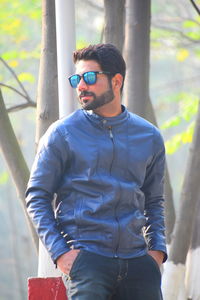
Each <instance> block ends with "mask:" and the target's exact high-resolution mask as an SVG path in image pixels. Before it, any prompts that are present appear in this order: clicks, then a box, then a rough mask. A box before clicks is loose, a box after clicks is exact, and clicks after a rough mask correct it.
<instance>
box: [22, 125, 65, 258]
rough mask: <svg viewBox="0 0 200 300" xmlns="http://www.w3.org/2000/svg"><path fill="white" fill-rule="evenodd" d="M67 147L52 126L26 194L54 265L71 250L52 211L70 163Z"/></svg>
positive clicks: (34, 219)
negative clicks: (55, 195) (56, 194)
mask: <svg viewBox="0 0 200 300" xmlns="http://www.w3.org/2000/svg"><path fill="white" fill-rule="evenodd" d="M63 144H64V141H63V138H62V136H60V134H59V133H58V131H57V130H56V129H54V128H52V127H50V129H49V130H48V131H47V133H46V134H45V136H44V137H43V138H42V139H41V143H40V147H39V150H38V153H37V155H36V158H35V161H34V164H33V167H32V170H31V175H30V179H29V182H28V187H27V191H26V201H27V210H28V213H29V215H30V217H31V219H32V221H33V223H34V225H35V228H36V230H37V233H38V235H39V237H40V239H41V240H42V242H43V244H44V245H45V246H46V248H47V250H48V252H49V253H50V255H51V257H52V259H53V261H54V262H55V261H56V259H57V258H58V257H59V256H60V255H62V254H63V253H65V252H68V251H69V250H70V249H69V248H68V247H67V244H66V241H65V239H64V238H63V236H62V235H61V233H60V230H59V228H58V226H57V222H56V219H55V216H54V211H53V208H52V201H53V198H54V194H55V193H56V190H57V188H58V186H59V182H60V181H61V178H62V174H63V172H64V169H65V166H66V162H67V160H68V151H67V145H66V143H65V144H64V145H63Z"/></svg>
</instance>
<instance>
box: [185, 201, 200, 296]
mask: <svg viewBox="0 0 200 300" xmlns="http://www.w3.org/2000/svg"><path fill="white" fill-rule="evenodd" d="M199 228H200V195H199V199H198V203H197V206H196V209H195V215H194V228H193V233H192V242H191V245H190V250H189V252H188V255H187V263H186V280H185V281H186V291H187V297H188V299H192V300H198V299H199V295H200V285H199V282H200V260H199V257H200V230H199Z"/></svg>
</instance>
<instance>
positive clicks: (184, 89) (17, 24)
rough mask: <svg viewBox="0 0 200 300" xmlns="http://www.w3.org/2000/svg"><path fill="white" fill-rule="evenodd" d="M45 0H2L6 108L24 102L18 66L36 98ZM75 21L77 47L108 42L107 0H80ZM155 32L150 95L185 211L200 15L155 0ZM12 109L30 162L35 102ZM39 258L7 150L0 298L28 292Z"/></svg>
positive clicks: (0, 188) (0, 163) (0, 166)
mask: <svg viewBox="0 0 200 300" xmlns="http://www.w3.org/2000/svg"><path fill="white" fill-rule="evenodd" d="M41 2H42V1H39V0H17V1H15V0H13V1H9V0H1V3H0V57H1V61H0V83H1V88H2V93H3V96H4V100H5V104H6V108H7V110H9V109H10V108H11V107H14V106H17V105H19V104H20V103H22V102H23V99H22V97H21V96H20V95H19V94H17V93H16V92H14V90H12V89H9V88H8V87H6V86H12V87H13V88H16V89H17V88H18V82H17V81H16V79H15V78H14V76H13V74H12V72H11V70H13V71H14V72H15V74H17V77H18V79H19V80H20V81H21V83H22V84H23V86H24V87H25V89H26V91H27V92H28V94H29V96H30V98H31V100H32V101H33V102H35V101H36V97H37V84H38V72H39V59H40V50H41V48H40V45H41ZM197 2H198V1H197ZM75 21H76V47H77V48H81V47H84V46H87V45H88V44H94V43H99V42H101V41H102V36H103V28H104V1H103V0H96V1H81V0H75ZM150 38H151V44H150V46H151V48H150V97H151V101H152V103H153V107H154V110H155V114H156V117H157V122H158V125H159V127H160V129H161V131H162V134H163V136H164V140H165V144H166V151H167V162H168V168H169V173H170V179H171V184H172V188H173V197H174V206H175V211H178V208H179V204H180V191H181V186H182V183H183V177H184V172H185V167H186V164H185V162H186V159H187V156H188V148H189V145H190V143H191V142H192V136H193V130H194V120H195V117H196V114H197V109H198V101H199V92H200V80H199V79H200V68H199V66H200V47H199V44H200V16H198V14H197V12H196V11H195V9H194V7H193V6H192V5H191V2H190V1H175V0H174V1H166V0H165V1H164V0H154V1H152V4H151V37H150ZM4 62H6V64H5V63H4ZM66 84H68V82H67V80H66ZM0 117H1V116H0ZM9 117H10V120H11V122H12V125H13V128H14V130H15V134H16V136H17V139H18V141H19V143H20V146H21V149H22V152H23V154H24V157H25V159H26V162H27V164H28V166H29V168H30V167H31V165H32V162H33V159H34V155H35V119H36V108H35V107H27V108H25V109H20V110H16V111H12V112H10V113H9ZM0 130H2V128H0ZM37 261H38V259H37V253H36V250H35V248H34V246H33V243H32V240H31V237H30V234H29V231H28V227H27V223H26V220H25V217H24V213H23V210H22V206H21V204H20V202H19V200H18V196H17V193H16V189H15V185H14V182H13V181H12V179H11V177H10V174H9V171H8V168H7V164H6V162H5V160H4V158H3V156H2V155H0V265H1V268H0V299H5V300H7V299H9V300H10V299H15V300H23V299H26V297H27V296H26V295H27V278H28V277H34V276H37Z"/></svg>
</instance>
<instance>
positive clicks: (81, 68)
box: [76, 60, 102, 74]
mask: <svg viewBox="0 0 200 300" xmlns="http://www.w3.org/2000/svg"><path fill="white" fill-rule="evenodd" d="M88 71H102V70H101V67H100V65H99V64H98V62H96V61H95V60H79V61H78V62H77V63H76V73H78V74H83V73H84V72H88Z"/></svg>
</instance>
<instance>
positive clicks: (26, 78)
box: [18, 72, 35, 83]
mask: <svg viewBox="0 0 200 300" xmlns="http://www.w3.org/2000/svg"><path fill="white" fill-rule="evenodd" d="M18 79H19V80H20V81H22V82H23V81H29V82H31V83H33V82H34V81H35V77H34V76H33V75H32V74H31V73H28V72H27V73H26V72H23V73H21V74H19V75H18Z"/></svg>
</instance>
